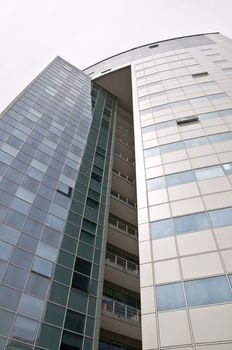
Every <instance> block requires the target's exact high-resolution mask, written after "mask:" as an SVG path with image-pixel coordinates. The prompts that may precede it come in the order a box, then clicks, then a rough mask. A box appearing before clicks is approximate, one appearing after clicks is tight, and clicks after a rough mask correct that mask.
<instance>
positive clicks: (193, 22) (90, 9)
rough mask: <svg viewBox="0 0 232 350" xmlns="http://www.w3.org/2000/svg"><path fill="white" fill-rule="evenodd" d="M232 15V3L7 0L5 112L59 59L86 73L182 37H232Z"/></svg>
mask: <svg viewBox="0 0 232 350" xmlns="http://www.w3.org/2000/svg"><path fill="white" fill-rule="evenodd" d="M231 15H232V0H6V1H3V0H2V1H1V2H0V111H1V110H3V108H5V107H6V106H7V105H8V104H9V103H10V102H11V101H12V100H13V98H14V97H15V96H16V95H17V94H18V93H19V92H20V91H21V90H22V89H23V88H24V87H25V86H26V85H27V84H28V83H29V82H30V81H31V80H32V79H33V78H34V77H35V76H36V75H37V74H38V73H39V72H40V71H41V70H42V69H43V68H44V67H45V66H46V65H47V64H48V63H49V62H50V61H51V60H52V59H53V58H54V57H55V56H57V55H60V56H61V57H63V58H64V59H66V60H68V61H69V62H70V63H72V64H73V65H75V66H76V67H78V68H80V69H83V68H85V67H87V66H89V65H91V64H93V63H95V62H97V61H99V60H101V59H104V58H106V57H108V56H112V55H114V54H116V53H119V52H121V51H125V50H127V49H130V48H132V47H136V46H139V45H143V44H146V43H150V42H154V41H158V40H163V39H168V38H173V37H177V36H184V35H190V34H197V33H204V32H215V31H219V32H221V33H222V34H224V35H226V36H229V37H231V38H232V20H231Z"/></svg>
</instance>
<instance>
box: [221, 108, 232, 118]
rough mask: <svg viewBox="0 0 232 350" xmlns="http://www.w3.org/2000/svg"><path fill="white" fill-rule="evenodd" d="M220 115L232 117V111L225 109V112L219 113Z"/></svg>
mask: <svg viewBox="0 0 232 350" xmlns="http://www.w3.org/2000/svg"><path fill="white" fill-rule="evenodd" d="M218 113H219V115H220V117H227V116H231V117H232V109H224V110H223V111H219V112H218Z"/></svg>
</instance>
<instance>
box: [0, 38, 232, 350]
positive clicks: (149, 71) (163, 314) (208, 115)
mask: <svg viewBox="0 0 232 350" xmlns="http://www.w3.org/2000/svg"><path fill="white" fill-rule="evenodd" d="M91 80H92V83H91ZM90 93H91V99H90ZM91 103H92V109H91ZM0 130H1V132H0V139H1V143H0V162H1V166H0V172H1V173H0V175H1V177H0V259H1V260H0V275H1V276H0V277H1V284H0V349H8V350H13V349H18V350H20V349H27V350H58V349H61V350H76V349H83V350H91V349H94V350H95V349H98V348H99V349H100V350H140V349H141V347H143V349H144V350H165V349H166V350H177V349H182V350H209V349H212V350H229V349H231V347H232V234H231V229H232V41H231V40H230V39H228V38H226V37H224V36H223V35H221V34H219V33H210V34H199V35H193V36H188V37H181V38H176V39H170V40H166V41H162V42H156V43H151V44H148V45H144V46H141V47H138V48H134V49H132V50H129V51H126V52H123V53H121V54H119V55H116V56H113V57H111V58H108V59H106V60H103V61H101V62H99V63H97V64H95V65H92V66H91V67H88V68H86V69H85V70H84V71H83V72H81V71H79V70H78V69H77V68H75V67H74V66H72V65H70V64H69V63H68V62H66V61H64V60H63V59H62V58H60V57H57V58H56V59H55V60H54V61H53V62H52V63H51V64H49V66H48V67H47V68H45V70H44V71H43V72H42V73H40V75H39V76H38V77H37V78H36V79H35V80H34V81H33V82H32V83H31V84H30V85H29V86H28V87H27V88H26V89H25V90H24V91H23V92H22V93H21V94H20V95H19V96H18V97H17V98H16V99H15V100H14V101H13V102H12V104H11V105H10V106H9V107H8V108H7V109H6V110H5V111H4V112H3V113H2V115H1V119H0ZM141 328H142V333H141Z"/></svg>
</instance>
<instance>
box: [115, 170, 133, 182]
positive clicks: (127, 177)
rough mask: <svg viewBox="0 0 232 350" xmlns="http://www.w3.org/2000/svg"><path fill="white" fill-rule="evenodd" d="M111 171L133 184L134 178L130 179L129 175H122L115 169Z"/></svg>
mask: <svg viewBox="0 0 232 350" xmlns="http://www.w3.org/2000/svg"><path fill="white" fill-rule="evenodd" d="M113 173H114V174H117V175H118V176H120V177H122V178H123V179H125V180H127V181H129V182H131V183H132V184H135V180H134V179H132V178H131V177H129V176H127V175H124V174H123V173H121V172H120V171H117V170H115V169H113Z"/></svg>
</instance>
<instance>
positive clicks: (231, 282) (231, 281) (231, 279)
mask: <svg viewBox="0 0 232 350" xmlns="http://www.w3.org/2000/svg"><path fill="white" fill-rule="evenodd" d="M228 277H229V280H230V284H231V287H232V275H228Z"/></svg>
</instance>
